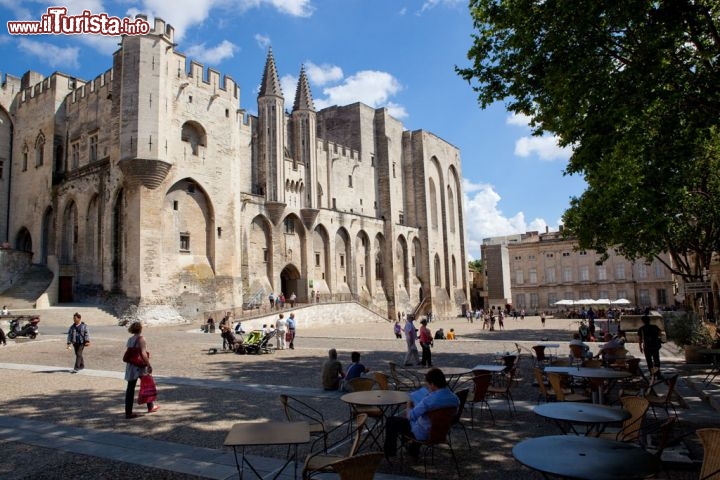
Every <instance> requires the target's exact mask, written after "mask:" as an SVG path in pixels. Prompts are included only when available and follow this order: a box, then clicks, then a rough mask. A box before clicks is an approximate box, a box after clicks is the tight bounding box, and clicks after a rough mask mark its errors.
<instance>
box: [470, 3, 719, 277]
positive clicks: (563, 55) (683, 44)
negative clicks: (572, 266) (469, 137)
mask: <svg viewBox="0 0 720 480" xmlns="http://www.w3.org/2000/svg"><path fill="white" fill-rule="evenodd" d="M470 12H471V15H472V17H473V21H474V28H475V30H476V32H475V34H474V35H473V45H472V47H471V48H470V50H469V52H468V58H469V59H470V60H471V62H472V64H471V66H468V67H466V68H456V70H457V72H458V73H459V74H460V75H461V76H462V77H463V78H464V79H466V80H468V81H469V82H470V83H471V85H472V87H473V89H474V90H475V91H476V92H477V93H478V99H479V103H480V105H481V106H482V107H483V108H485V107H487V106H489V105H490V104H492V103H494V102H496V101H504V102H505V104H506V107H507V109H508V110H509V111H512V112H515V113H518V114H524V115H527V116H528V117H529V119H530V122H531V123H530V124H531V126H532V127H533V131H534V133H535V134H537V135H540V134H543V133H545V132H549V133H552V134H554V135H556V136H557V137H558V139H559V144H560V145H562V146H570V147H571V148H572V151H573V153H572V156H571V158H570V161H569V162H568V165H567V167H566V168H565V171H564V173H565V174H580V175H583V176H584V178H585V180H586V182H587V189H586V191H585V192H584V193H583V194H582V195H581V196H580V197H574V198H572V199H571V200H570V205H569V208H568V209H567V210H566V212H565V214H564V216H563V221H564V224H565V227H566V228H565V231H566V232H567V233H568V234H569V235H571V236H573V237H575V238H576V239H577V241H578V243H579V246H580V247H581V248H587V249H595V250H596V251H598V252H600V253H605V252H607V251H608V249H610V248H615V249H617V250H618V251H619V252H620V253H621V254H623V255H624V256H625V257H627V258H629V259H632V260H635V259H646V260H648V261H649V260H651V259H653V258H654V257H656V255H658V254H659V253H661V252H666V253H668V254H670V256H671V257H672V259H673V263H674V265H673V266H672V270H673V271H674V272H675V273H678V274H680V275H682V276H683V277H684V278H686V279H688V280H692V279H695V280H697V279H698V277H699V276H700V275H701V274H702V270H703V268H705V267H707V266H708V265H709V263H710V260H711V256H712V253H713V252H714V251H718V250H720V249H719V248H718V247H719V246H720V34H719V33H718V26H719V25H720V22H719V15H720V0H657V1H647V0H646V1H641V0H627V1H622V2H608V1H605V0H545V1H543V0H471V2H470Z"/></svg>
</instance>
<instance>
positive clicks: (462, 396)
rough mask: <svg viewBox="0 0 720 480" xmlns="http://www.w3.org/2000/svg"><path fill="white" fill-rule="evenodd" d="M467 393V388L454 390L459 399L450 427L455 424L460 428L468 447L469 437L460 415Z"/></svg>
mask: <svg viewBox="0 0 720 480" xmlns="http://www.w3.org/2000/svg"><path fill="white" fill-rule="evenodd" d="M469 394H470V390H468V389H467V388H463V389H462V390H458V391H456V392H455V396H456V397H458V400H460V405H459V406H458V410H457V413H456V414H455V416H454V417H453V422H452V426H451V427H450V428H451V429H452V428H453V427H456V426H457V427H460V428H462V431H463V433H464V434H465V441H466V442H467V445H468V448H470V437H468V434H467V429H466V428H465V424H464V423H462V415H463V412H464V410H465V403H467V399H468V395H469Z"/></svg>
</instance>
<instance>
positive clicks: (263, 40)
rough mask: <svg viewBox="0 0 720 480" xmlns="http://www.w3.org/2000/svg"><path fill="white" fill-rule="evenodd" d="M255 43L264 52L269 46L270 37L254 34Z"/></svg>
mask: <svg viewBox="0 0 720 480" xmlns="http://www.w3.org/2000/svg"><path fill="white" fill-rule="evenodd" d="M255 41H256V42H257V44H258V47H260V49H262V50H266V49H267V48H268V47H269V46H270V37H268V36H267V35H261V34H259V33H256V34H255Z"/></svg>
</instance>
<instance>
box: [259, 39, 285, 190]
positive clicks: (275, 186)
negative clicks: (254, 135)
mask: <svg viewBox="0 0 720 480" xmlns="http://www.w3.org/2000/svg"><path fill="white" fill-rule="evenodd" d="M258 131H259V134H258V141H259V147H258V152H259V165H258V167H259V178H258V180H259V183H260V186H261V187H262V188H263V189H264V193H265V199H266V200H267V201H268V202H275V203H280V204H284V203H285V191H284V183H285V170H284V168H283V161H284V159H285V155H284V148H283V144H284V142H285V99H284V98H283V95H282V90H281V88H280V80H279V79H278V73H277V68H276V67H275V58H274V57H273V54H272V48H270V50H268V55H267V61H266V62H265V70H264V72H263V78H262V82H261V84H260V93H259V94H258Z"/></svg>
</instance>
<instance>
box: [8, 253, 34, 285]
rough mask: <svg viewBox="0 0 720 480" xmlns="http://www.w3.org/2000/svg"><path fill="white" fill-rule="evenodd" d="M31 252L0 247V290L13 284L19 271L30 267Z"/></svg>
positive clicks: (21, 271)
mask: <svg viewBox="0 0 720 480" xmlns="http://www.w3.org/2000/svg"><path fill="white" fill-rule="evenodd" d="M31 260H32V253H30V252H19V251H17V250H6V249H0V292H4V291H5V290H7V289H8V288H10V287H11V286H12V285H13V282H14V281H15V279H16V278H17V277H18V275H20V274H21V273H23V272H25V271H27V270H28V269H29V268H30V263H31Z"/></svg>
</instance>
